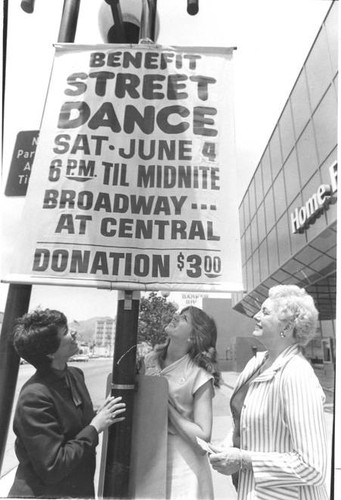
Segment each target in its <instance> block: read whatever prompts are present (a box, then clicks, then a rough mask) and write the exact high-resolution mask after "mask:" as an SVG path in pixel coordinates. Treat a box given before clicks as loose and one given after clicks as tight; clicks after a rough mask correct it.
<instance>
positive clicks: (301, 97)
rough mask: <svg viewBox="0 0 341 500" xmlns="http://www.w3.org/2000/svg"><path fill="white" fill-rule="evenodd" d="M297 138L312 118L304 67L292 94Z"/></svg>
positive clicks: (291, 99)
mask: <svg viewBox="0 0 341 500" xmlns="http://www.w3.org/2000/svg"><path fill="white" fill-rule="evenodd" d="M290 101H291V107H292V114H293V117H294V125H295V132H296V138H297V137H299V135H300V134H301V132H302V130H303V129H304V127H305V126H306V125H307V123H308V121H309V119H310V106H309V99H308V89H307V83H306V76H305V72H304V69H303V70H302V71H301V73H300V75H299V77H298V79H297V82H296V85H295V87H294V89H293V91H292V93H291V96H290Z"/></svg>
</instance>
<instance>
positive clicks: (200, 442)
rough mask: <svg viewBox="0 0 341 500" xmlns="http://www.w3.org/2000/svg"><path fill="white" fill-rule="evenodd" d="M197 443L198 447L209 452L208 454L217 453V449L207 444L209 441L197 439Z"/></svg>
mask: <svg viewBox="0 0 341 500" xmlns="http://www.w3.org/2000/svg"><path fill="white" fill-rule="evenodd" d="M196 439H197V443H198V445H199V446H200V447H201V448H202V449H203V450H204V451H207V452H208V453H217V449H216V448H215V447H214V446H213V444H211V443H207V441H204V440H203V439H201V438H199V437H197V438H196Z"/></svg>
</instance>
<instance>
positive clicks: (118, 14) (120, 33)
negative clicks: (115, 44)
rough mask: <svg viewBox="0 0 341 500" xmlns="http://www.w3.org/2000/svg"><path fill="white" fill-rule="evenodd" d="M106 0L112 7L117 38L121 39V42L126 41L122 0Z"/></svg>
mask: <svg viewBox="0 0 341 500" xmlns="http://www.w3.org/2000/svg"><path fill="white" fill-rule="evenodd" d="M105 1H106V3H107V4H109V5H110V7H111V13H112V17H113V19H114V24H115V27H116V32H117V38H118V39H119V41H120V43H126V33H125V29H124V24H123V16H122V10H121V5H120V0H105Z"/></svg>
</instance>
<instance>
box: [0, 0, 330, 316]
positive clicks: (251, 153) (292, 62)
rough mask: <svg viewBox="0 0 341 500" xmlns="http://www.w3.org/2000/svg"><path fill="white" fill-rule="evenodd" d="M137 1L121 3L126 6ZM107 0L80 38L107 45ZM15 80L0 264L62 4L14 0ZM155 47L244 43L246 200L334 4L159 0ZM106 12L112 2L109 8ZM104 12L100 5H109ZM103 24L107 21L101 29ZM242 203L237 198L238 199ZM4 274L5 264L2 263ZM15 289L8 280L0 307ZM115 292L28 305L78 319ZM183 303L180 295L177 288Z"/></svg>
mask: <svg viewBox="0 0 341 500" xmlns="http://www.w3.org/2000/svg"><path fill="white" fill-rule="evenodd" d="M136 2H137V0H122V1H121V4H122V9H123V12H125V11H126V10H129V9H130V10H132V11H134V9H135V10H136ZM104 3H105V2H104V1H103V2H101V1H97V2H96V1H94V0H82V1H81V8H80V15H79V21H78V28H77V33H76V40H75V42H76V43H87V44H96V43H102V42H103V40H102V38H101V30H105V29H106V28H107V27H108V26H107V20H108V19H110V11H109V12H107V13H105V12H104V13H103V16H102V18H101V21H100V22H99V20H98V11H99V7H100V6H101V5H102V4H104ZM9 4H10V5H9V23H8V32H7V35H8V36H7V40H8V54H7V69H6V72H7V85H6V101H5V110H4V113H5V123H4V143H3V165H2V187H1V213H2V219H1V227H2V233H1V239H2V241H1V243H2V268H3V267H4V266H5V265H6V264H5V263H6V259H8V258H9V257H8V255H6V238H7V237H8V235H9V234H13V233H15V232H16V231H19V230H20V216H21V213H22V210H23V201H24V200H23V199H20V198H11V199H9V198H6V197H5V196H4V195H3V194H2V193H3V190H4V186H5V183H6V179H7V175H8V169H9V165H10V161H11V155H12V153H13V147H14V143H15V138H16V135H17V133H18V131H20V130H37V129H39V126H40V120H41V116H42V113H43V107H44V99H45V95H46V89H47V85H48V80H49V75H50V69H51V65H52V61H53V54H54V49H53V43H55V42H56V41H57V37H58V31H59V22H60V18H61V12H62V7H63V0H54V1H46V0H36V2H35V9H34V13H33V14H26V13H25V12H23V11H22V10H21V8H20V0H17V1H11V2H9ZM157 5H158V21H157V29H158V38H157V43H158V44H161V45H164V46H171V45H174V46H176V45H179V46H223V47H236V50H235V51H234V56H233V61H234V62H233V66H234V96H233V100H234V116H235V135H236V156H237V169H238V185H237V186H236V191H237V193H238V199H239V202H240V201H241V198H242V196H243V194H244V193H245V190H246V189H247V186H248V183H249V182H250V180H251V177H252V175H253V172H254V170H255V168H256V166H257V164H258V162H259V160H260V158H261V155H262V152H263V151H264V149H265V146H266V144H267V142H268V140H269V138H270V135H271V133H272V131H273V129H274V127H275V125H276V122H277V120H278V118H279V116H280V113H281V111H282V109H283V107H284V105H285V102H286V100H287V98H288V96H289V93H290V91H291V89H292V87H293V85H294V83H295V80H296V78H297V76H298V73H299V71H300V69H301V67H302V66H303V63H304V61H305V58H306V57H307V55H308V52H309V49H310V47H311V45H312V43H313V41H314V39H315V37H316V35H317V32H318V29H319V27H320V25H321V23H322V21H323V19H324V17H325V15H326V13H327V10H328V8H329V7H330V5H331V2H330V1H329V0H276V1H274V0H258V1H257V0H243V1H240V0H210V1H208V0H199V13H198V14H197V15H196V16H189V15H188V14H187V12H186V0H172V1H170V0H158V1H157ZM103 8H107V6H106V7H103ZM101 9H102V7H101ZM100 26H101V27H100ZM239 202H238V203H239ZM2 273H3V269H2ZM7 290H8V286H7V285H6V284H0V311H4V308H5V303H6V298H7ZM116 299H117V292H116V291H103V290H95V289H93V288H90V289H89V288H79V287H78V288H74V287H56V286H55V287H51V286H34V287H33V289H32V296H31V302H30V309H33V308H35V307H37V306H41V307H53V308H56V309H61V310H63V311H64V312H65V313H66V315H67V316H68V318H69V319H70V320H73V319H76V320H82V319H87V318H90V317H93V316H112V317H114V316H115V315H116ZM170 299H171V300H176V301H177V302H178V303H179V302H180V306H181V305H182V304H181V300H182V297H181V294H173V293H172V294H171V296H170Z"/></svg>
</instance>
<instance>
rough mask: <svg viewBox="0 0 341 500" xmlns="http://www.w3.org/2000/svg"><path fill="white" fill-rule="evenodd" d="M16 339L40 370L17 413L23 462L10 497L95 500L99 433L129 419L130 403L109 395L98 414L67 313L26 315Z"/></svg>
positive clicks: (18, 347)
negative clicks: (74, 362) (77, 360)
mask: <svg viewBox="0 0 341 500" xmlns="http://www.w3.org/2000/svg"><path fill="white" fill-rule="evenodd" d="M13 343H14V347H15V349H16V351H17V353H18V354H19V355H20V356H21V357H22V358H23V359H25V360H26V361H28V362H29V363H31V364H32V365H34V366H35V368H36V369H37V371H36V373H35V374H34V375H33V376H32V377H31V378H30V379H29V380H28V381H27V382H26V383H25V384H24V386H23V388H22V390H21V392H20V395H19V399H18V403H17V407H16V411H15V416H14V424H13V429H14V432H15V434H16V442H15V451H16V455H17V457H18V460H19V466H18V469H17V473H16V476H15V479H14V483H13V485H12V488H11V490H10V493H9V497H25V498H28V497H35V498H63V497H73V498H94V497H95V491H94V474H95V466H96V451H95V449H96V446H97V444H98V434H99V433H101V432H102V431H103V430H104V429H106V428H107V427H109V426H110V425H111V424H113V423H116V422H120V421H122V420H124V417H123V416H121V414H122V413H123V412H124V411H125V404H124V403H122V402H121V401H120V400H121V398H112V397H109V398H107V400H106V401H105V403H104V405H103V406H102V407H101V408H100V409H99V411H98V412H97V414H95V412H94V409H93V406H92V402H91V399H90V396H89V392H88V390H87V388H86V385H85V382H84V375H83V372H82V371H81V370H80V369H79V368H75V367H68V366H67V361H68V359H69V358H70V357H71V356H72V355H74V354H75V353H76V352H77V349H78V347H77V343H76V341H75V338H74V335H73V334H72V333H71V332H70V330H69V329H68V325H67V319H66V317H65V316H64V314H63V313H61V312H59V311H55V310H49V309H46V310H37V311H34V312H32V313H29V314H26V315H24V316H23V317H22V318H21V319H19V320H18V322H17V324H16V326H15V329H14V336H13Z"/></svg>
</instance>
